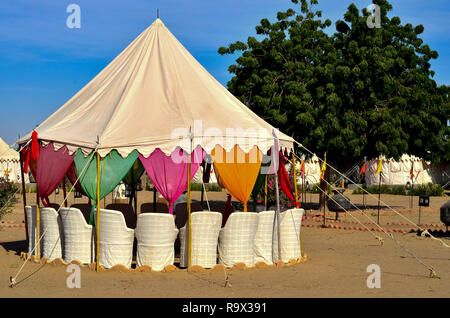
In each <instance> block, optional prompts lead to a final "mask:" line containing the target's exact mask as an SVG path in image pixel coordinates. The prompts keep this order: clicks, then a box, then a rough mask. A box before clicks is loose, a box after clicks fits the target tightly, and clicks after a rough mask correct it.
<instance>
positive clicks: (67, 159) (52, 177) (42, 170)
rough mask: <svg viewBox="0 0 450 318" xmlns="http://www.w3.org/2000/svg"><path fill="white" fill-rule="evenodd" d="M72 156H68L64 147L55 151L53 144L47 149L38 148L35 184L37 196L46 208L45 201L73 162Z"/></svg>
mask: <svg viewBox="0 0 450 318" xmlns="http://www.w3.org/2000/svg"><path fill="white" fill-rule="evenodd" d="M73 157H74V154H72V155H69V150H68V149H67V148H66V147H65V146H64V147H61V148H60V149H58V151H55V149H54V147H53V143H49V144H48V145H47V147H43V146H42V145H40V146H39V160H38V162H37V170H36V182H37V185H38V191H39V196H40V197H41V198H43V199H44V200H43V203H44V205H45V206H48V204H49V202H48V201H47V200H46V198H48V196H49V195H50V194H51V193H52V192H53V191H55V189H56V188H57V187H58V185H59V184H60V183H61V181H62V179H63V178H64V176H65V175H66V173H67V170H68V169H69V167H70V165H71V164H72V162H73Z"/></svg>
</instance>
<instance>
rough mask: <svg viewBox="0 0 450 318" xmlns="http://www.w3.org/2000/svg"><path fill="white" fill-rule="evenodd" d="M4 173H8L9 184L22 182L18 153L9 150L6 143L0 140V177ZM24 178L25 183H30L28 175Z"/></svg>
mask: <svg viewBox="0 0 450 318" xmlns="http://www.w3.org/2000/svg"><path fill="white" fill-rule="evenodd" d="M6 171H8V178H9V180H10V181H11V182H17V183H20V182H22V177H21V175H20V156H19V153H18V152H17V151H15V150H14V149H11V148H9V146H8V145H7V144H6V142H4V141H3V139H2V138H0V177H4V176H5V173H6ZM24 177H25V182H26V183H28V182H30V180H29V178H28V175H25V176H24Z"/></svg>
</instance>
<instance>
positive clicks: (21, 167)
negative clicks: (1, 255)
mask: <svg viewBox="0 0 450 318" xmlns="http://www.w3.org/2000/svg"><path fill="white" fill-rule="evenodd" d="M19 155H20V156H19V158H20V176H21V178H22V200H23V215H24V218H25V237H26V238H27V246H29V244H30V238H29V237H28V220H27V209H26V208H25V207H26V206H27V192H26V188H25V176H24V173H23V159H22V153H19Z"/></svg>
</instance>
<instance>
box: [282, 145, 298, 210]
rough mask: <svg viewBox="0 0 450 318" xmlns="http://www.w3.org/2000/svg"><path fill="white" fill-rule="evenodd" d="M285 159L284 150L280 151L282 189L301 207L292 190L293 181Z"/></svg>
mask: <svg viewBox="0 0 450 318" xmlns="http://www.w3.org/2000/svg"><path fill="white" fill-rule="evenodd" d="M284 163H285V159H284V155H283V152H282V151H280V164H279V168H278V181H279V182H280V187H281V190H282V191H283V192H284V193H285V194H286V195H287V197H288V198H289V199H290V200H291V201H292V202H294V204H295V205H296V207H297V208H298V207H299V204H298V202H295V195H294V192H293V191H292V186H291V182H290V181H289V176H288V174H287V171H286V168H285V166H284Z"/></svg>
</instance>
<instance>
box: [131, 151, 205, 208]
mask: <svg viewBox="0 0 450 318" xmlns="http://www.w3.org/2000/svg"><path fill="white" fill-rule="evenodd" d="M204 156H205V151H204V150H203V149H202V148H201V147H200V146H198V147H197V148H196V149H195V150H194V151H193V152H192V154H191V180H192V178H193V177H194V175H195V173H196V172H197V170H198V167H199V166H200V165H201V163H202V161H203V157H204ZM139 159H140V160H141V162H142V164H143V165H144V168H145V171H146V172H147V175H148V176H149V178H150V180H151V181H152V183H153V184H154V185H155V187H156V190H158V192H159V193H161V195H162V196H163V197H164V198H165V199H166V200H167V201H169V204H170V206H169V213H170V214H173V203H174V202H175V201H176V200H177V199H178V197H179V196H180V195H181V194H182V193H183V192H184V190H186V187H187V163H188V160H187V159H188V155H187V154H186V153H185V152H183V151H182V150H181V149H180V148H177V149H175V150H174V151H173V152H172V154H171V155H170V156H166V155H165V154H164V152H162V151H161V150H160V149H156V150H155V151H153V152H152V154H151V155H150V156H149V157H148V158H145V157H144V156H142V155H141V154H139Z"/></svg>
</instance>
